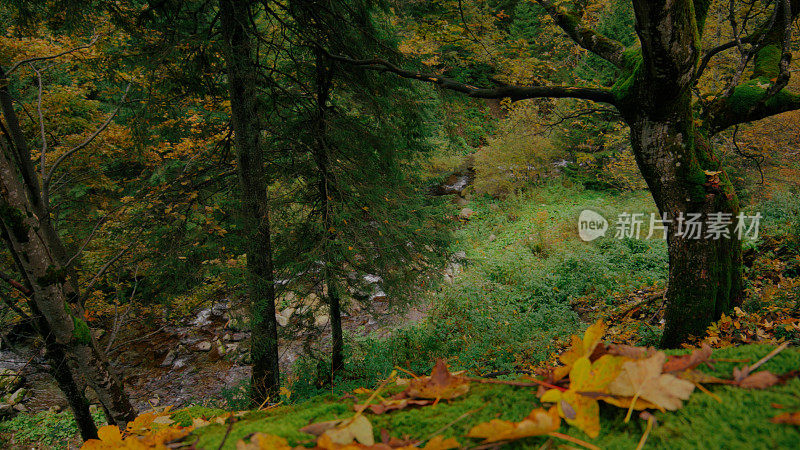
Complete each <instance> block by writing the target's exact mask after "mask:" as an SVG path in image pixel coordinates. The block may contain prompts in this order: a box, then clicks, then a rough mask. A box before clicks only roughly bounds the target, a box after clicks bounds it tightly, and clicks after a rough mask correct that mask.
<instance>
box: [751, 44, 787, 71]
mask: <svg viewBox="0 0 800 450" xmlns="http://www.w3.org/2000/svg"><path fill="white" fill-rule="evenodd" d="M780 62H781V49H780V47H778V46H777V45H775V44H772V45H767V46H766V47H764V48H762V49H761V50H759V51H758V53H756V57H755V60H754V61H753V63H754V66H753V77H752V78H753V79H755V78H767V79H772V78H775V77H777V76H778V73H779V71H780Z"/></svg>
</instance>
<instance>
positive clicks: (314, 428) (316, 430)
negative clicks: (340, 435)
mask: <svg viewBox="0 0 800 450" xmlns="http://www.w3.org/2000/svg"><path fill="white" fill-rule="evenodd" d="M344 420H345V419H336V420H328V421H325V422H316V423H312V424H309V425H306V426H304V427H303V428H300V430H299V431H301V432H303V433H308V434H312V435H314V436H321V435H322V433H324V432H326V431H328V430H330V429H332V428H336V426H337V425H339V424H340V423H342V422H343V421H344Z"/></svg>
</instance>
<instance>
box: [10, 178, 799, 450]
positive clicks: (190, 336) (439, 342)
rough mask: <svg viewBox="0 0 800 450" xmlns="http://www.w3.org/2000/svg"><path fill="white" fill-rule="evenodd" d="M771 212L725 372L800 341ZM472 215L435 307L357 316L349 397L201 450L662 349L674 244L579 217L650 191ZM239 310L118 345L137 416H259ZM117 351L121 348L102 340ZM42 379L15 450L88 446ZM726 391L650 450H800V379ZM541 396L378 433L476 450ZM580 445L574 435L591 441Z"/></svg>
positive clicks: (323, 391) (507, 203) (294, 399)
mask: <svg viewBox="0 0 800 450" xmlns="http://www.w3.org/2000/svg"><path fill="white" fill-rule="evenodd" d="M454 200H457V198H454ZM767 206H768V207H767V209H766V210H765V211H764V213H765V216H766V219H765V220H766V222H767V223H766V224H764V225H763V228H764V230H765V235H764V237H763V238H762V243H761V244H759V247H755V246H754V245H748V246H747V252H746V261H747V265H748V279H749V287H748V295H749V298H750V300H749V302H748V303H747V304H746V305H745V306H746V307H743V309H740V310H738V311H737V312H736V314H734V315H733V316H731V317H726V318H724V319H723V320H722V321H720V322H719V323H717V324H715V326H714V327H712V328H710V329H709V334H708V335H707V336H705V337H698V342H697V343H698V344H699V340H700V339H704V340H705V342H706V343H710V344H711V345H712V346H714V347H728V348H723V349H720V350H717V351H715V354H714V355H715V357H717V358H719V359H725V360H737V361H744V360H757V359H758V358H759V357H760V356H763V353H766V352H768V351H769V347H768V345H769V344H774V343H775V342H778V341H781V340H786V339H789V340H790V341H791V340H793V341H795V343H797V341H798V340H799V339H798V336H799V335H800V333H798V331H800V328H798V329H797V330H795V331H791V330H792V328H791V327H792V326H795V325H794V324H795V323H798V324H800V310H798V309H797V307H796V305H797V304H798V300H800V295H798V293H800V288H798V287H799V286H800V282H798V280H800V270H798V269H800V257H798V250H797V249H798V248H800V246H795V245H796V244H795V243H794V241H793V240H792V239H794V238H792V233H791V232H790V230H788V229H787V228H786V225H785V224H784V223H783V221H787V220H788V221H789V222H792V221H796V220H797V217H796V215H793V213H791V211H789V212H787V211H788V209H787V210H781V209H780V208H779V210H774V209H775V208H774V205H773V206H769V205H767ZM464 207H468V208H469V209H470V210H472V214H471V215H470V217H469V219H468V220H461V221H460V222H456V223H459V225H458V229H457V230H456V232H455V233H456V234H455V241H456V242H455V244H454V248H453V249H452V251H453V252H463V254H464V255H466V256H465V260H464V261H463V262H462V263H461V264H458V265H456V266H453V267H451V268H450V269H449V270H448V276H447V277H446V281H445V282H444V283H442V285H441V286H440V287H439V289H438V290H437V291H435V292H431V295H430V297H429V298H427V299H426V302H425V303H423V304H422V305H418V306H416V307H414V308H411V309H410V310H409V311H408V312H407V313H406V314H397V313H395V312H391V311H389V310H388V309H379V312H381V311H382V312H384V313H386V314H383V315H380V314H379V315H378V316H372V315H369V314H368V313H366V312H354V313H353V314H352V315H350V316H348V317H346V318H345V328H346V338H347V339H348V353H349V355H350V356H351V357H350V359H349V362H348V367H347V369H346V371H345V373H344V374H343V377H342V379H341V380H338V382H337V384H336V386H335V387H334V388H330V387H325V386H318V385H315V384H314V381H313V380H314V378H315V377H314V375H313V374H307V375H308V376H307V377H305V378H304V377H300V378H298V377H291V378H290V379H288V380H287V383H286V386H287V389H286V390H285V395H284V398H283V401H284V403H285V404H286V405H287V406H280V407H277V408H274V409H270V410H268V411H266V412H263V411H262V412H254V413H248V415H246V416H244V417H243V418H242V419H243V420H240V421H237V422H236V424H235V426H233V427H231V428H230V430H229V431H230V432H229V433H227V434H228V436H227V437H224V435H225V434H226V432H228V429H226V428H225V427H224V426H222V427H220V426H211V427H208V428H207V429H206V428H204V429H203V430H202V432H198V434H197V436H199V439H200V441H199V442H198V444H199V445H197V448H217V447H218V445H219V443H220V442H222V441H223V440H224V446H223V447H224V448H235V445H236V442H237V441H238V439H240V438H242V437H245V436H247V435H249V434H251V433H252V432H253V431H263V432H270V433H275V434H278V435H280V436H283V437H286V438H288V439H289V442H290V443H293V444H298V443H303V442H306V443H307V442H308V439H309V437H308V436H307V435H304V434H303V433H300V432H298V431H297V429H298V428H300V427H301V426H303V425H306V424H308V422H309V421H317V420H325V419H333V418H337V417H345V416H346V415H347V414H351V411H352V404H353V398H352V397H353V395H355V396H356V397H357V398H358V399H359V400H363V398H362V397H364V395H363V394H358V393H356V394H353V392H354V390H356V389H358V388H362V390H360V391H355V392H364V389H366V388H374V387H375V386H377V385H378V384H379V383H380V381H381V380H382V379H384V378H385V377H386V376H387V375H388V374H389V372H391V371H392V370H393V369H395V368H396V367H398V366H399V367H401V368H402V369H403V370H407V371H410V372H414V373H418V374H423V373H428V371H429V370H430V367H431V365H432V364H433V362H434V361H435V360H436V359H437V358H446V359H447V360H448V362H449V363H450V364H451V366H452V367H454V370H465V371H466V373H469V374H470V375H473V376H492V377H497V376H500V377H501V378H503V377H511V378H513V377H514V375H513V374H520V373H541V371H542V370H543V368H545V367H549V366H551V365H552V364H553V362H554V361H555V358H556V357H557V354H558V353H560V352H561V351H563V349H564V348H566V347H567V346H568V344H569V339H570V335H571V334H573V333H579V332H580V330H581V329H583V328H585V326H586V324H587V323H591V322H593V321H595V320H597V319H599V318H603V319H605V320H606V321H607V322H608V323H610V324H611V326H610V328H609V330H608V333H607V334H606V336H605V340H606V341H607V342H609V343H621V344H634V345H643V346H649V345H655V344H657V342H658V338H659V335H660V327H661V324H662V316H661V314H662V306H663V300H662V299H663V292H664V287H665V286H664V284H665V283H664V280H665V277H666V252H665V246H664V243H663V241H661V240H632V239H625V240H620V239H614V238H613V234H610V236H607V237H606V238H601V239H598V240H597V241H595V242H592V243H584V242H581V241H580V240H579V239H578V238H577V236H576V234H577V233H576V218H577V216H578V214H579V213H580V211H582V210H584V209H587V208H588V209H592V210H594V211H597V212H600V213H601V214H603V215H604V216H605V217H606V218H609V222H611V221H612V219H611V218H613V217H616V215H617V214H618V213H619V212H623V211H629V212H641V213H649V212H651V210H653V206H652V201H651V200H650V198H649V195H648V194H647V193H646V192H633V193H623V194H615V195H609V194H608V193H602V192H594V191H587V190H582V189H579V188H576V187H572V186H565V185H560V184H554V185H550V186H544V187H541V188H535V189H532V190H529V191H527V192H524V193H521V194H519V195H515V196H512V197H509V198H507V199H505V200H496V199H491V198H483V197H481V198H473V199H471V200H469V202H468V203H466V205H465V203H464V200H463V199H462V200H458V202H455V201H454V204H453V217H454V220H457V219H456V217H457V216H458V215H459V213H460V211H462V208H464ZM770 208H772V209H770ZM784 219H785V220H784ZM792 223H793V222H792ZM612 227H613V225H612ZM610 233H613V230H611V231H610ZM239 308H240V307H239V305H235V304H227V305H223V304H220V303H219V302H217V303H210V304H206V305H205V307H204V308H200V311H193V312H192V314H187V315H186V316H185V317H183V318H181V319H180V320H179V321H177V322H176V321H172V322H170V323H166V322H164V323H148V324H147V326H146V327H140V328H137V327H131V328H129V329H125V330H122V331H120V334H119V336H117V338H116V342H117V343H127V345H124V346H122V347H121V348H120V350H121V351H118V352H116V353H115V355H116V356H115V358H114V364H116V365H117V366H118V367H119V368H121V369H122V371H123V373H124V374H125V382H126V385H127V386H128V388H129V389H130V391H131V394H132V397H133V398H134V399H135V401H136V403H137V407H139V409H140V410H142V411H144V410H147V409H150V408H153V407H155V408H156V409H160V408H163V406H165V405H171V406H173V407H174V408H181V407H186V406H190V405H193V406H190V409H189V410H187V411H191V412H192V414H193V415H195V416H203V417H205V418H210V417H212V416H215V415H219V414H221V413H222V411H224V410H228V411H230V410H240V409H243V408H245V405H246V404H247V396H246V380H247V378H248V376H249V369H248V367H247V360H246V355H247V347H246V342H247V337H248V336H247V333H246V331H243V330H240V329H237V328H236V327H233V328H231V326H230V316H231V315H232V313H234V312H236V311H237V310H238V309H239ZM204 311H207V312H204ZM234 315H235V314H234ZM199 316H202V317H199ZM200 318H202V319H203V320H201V321H199V322H200V323H202V324H201V325H198V319H200ZM787 330H788V331H787ZM154 331H155V332H154ZM327 336H328V334H327V332H326V331H325V330H324V329H323V330H322V331H321V332H320V333H318V342H319V343H320V344H318V345H322V346H324V342H325V340H326V337H327ZM104 339H107V336H105V337H101V342H104ZM137 339H138V340H137ZM289 341H290V340H285V341H284V345H283V346H282V349H283V363H284V367H289V366H291V365H292V364H293V363H303V361H304V360H303V357H302V352H303V350H304V349H303V348H302V345H299V344H292V345H289ZM753 344H756V345H753ZM116 345H118V344H115V346H116ZM207 347H208V348H207ZM4 355H5V354H4ZM16 358H17V359H16V361H17V364H24V363H26V361H27V359H26V356H25V355H23V356H22V357H20V356H19V355H17V356H16ZM0 359H2V358H0ZM34 362H36V361H35V359H34ZM769 364H770V365H769V366H768V367H770V368H772V369H774V370H775V371H776V373H777V372H785V371H788V370H796V369H798V368H800V353H798V352H797V351H796V350H793V349H791V348H790V349H789V350H786V351H784V352H782V353H781V354H780V355H778V356H777V357H775V358H774V360H772V361H770V363H769ZM35 367H36V365H35V364H32V365H31V366H30V368H35ZM309 367H310V366H308V365H305V366H302V368H304V369H305V370H307V369H308V368H309ZM30 368H29V369H30ZM731 369H732V367H731V364H729V363H720V364H717V365H715V366H714V367H713V368H711V367H706V368H705V369H704V370H707V371H709V373H721V372H725V371H727V372H726V373H729V372H730V370H731ZM30 375H31V376H29V377H28V381H29V382H30V381H33V382H34V383H38V384H39V386H41V388H39V387H36V386H34V389H33V390H34V392H33V395H30V396H29V398H28V400H26V402H25V404H26V406H27V407H28V408H29V409H30V410H31V412H30V413H26V414H20V415H19V416H18V418H16V419H14V420H12V421H8V422H3V423H0V441H3V440H5V443H4V445H5V446H6V447H9V446H11V447H12V448H31V447H32V446H34V447H35V446H36V445H37V444H38V445H40V446H42V447H46V446H53V445H56V446H60V444H64V443H72V444H74V443H75V442H77V441H75V438H74V434H75V430H74V425H72V424H71V423H70V420H71V418H70V417H69V413H68V411H64V412H60V413H56V412H52V411H50V412H47V411H43V410H46V409H48V408H49V407H50V406H52V405H54V404H58V403H59V402H61V400H60V399H59V398H60V393H58V391H57V389H56V388H55V386H54V385H53V384H52V382H49V384H48V380H47V377H46V376H45V375H44V374H43V372H41V370H39V371H38V372H37V371H35V370H33V373H31V374H30ZM37 389H40V391H37ZM712 391H713V392H714V394H715V395H717V396H718V397H720V398H721V399H722V400H723V403H721V404H719V403H717V402H716V400H714V397H712V396H707V395H701V394H695V395H694V396H693V397H692V399H691V400H689V402H688V403H687V406H686V407H685V408H684V409H682V410H681V411H679V412H677V413H665V414H661V413H659V414H658V415H657V417H658V420H659V424H660V426H659V427H657V428H656V429H654V431H653V432H652V435H651V437H650V441H648V448H651V446H655V447H658V448H723V447H724V448H738V447H741V448H776V447H781V446H782V445H783V444H784V443H786V442H792V439H793V440H794V441H793V442H797V441H800V434H798V432H797V431H796V430H793V429H792V428H791V427H787V426H784V428H781V427H778V426H777V425H773V424H770V423H768V422H767V419H768V417H771V415H775V414H777V412H779V411H777V410H775V408H773V407H772V406H771V404H773V403H774V404H776V405H784V406H786V407H787V408H794V409H795V410H796V409H800V385H799V384H798V381H797V380H793V381H790V382H789V383H787V384H786V385H784V386H780V387H775V388H771V389H769V390H766V391H758V392H755V391H746V392H742V391H741V390H733V388H730V387H727V386H721V387H715V388H713V389H712ZM536 394H537V392H536V390H535V389H523V388H515V387H511V386H496V385H477V386H473V388H472V389H471V391H470V393H469V394H468V395H467V396H465V397H463V398H459V399H456V400H453V401H452V402H442V403H440V404H438V405H436V406H433V407H430V406H428V407H425V408H421V409H417V410H413V409H411V410H403V411H397V412H393V413H391V414H387V415H382V416H375V418H374V420H373V425H374V427H375V430H376V431H378V430H380V429H381V428H385V429H387V430H389V431H390V432H391V435H392V436H396V437H398V436H402V435H404V434H408V435H411V436H412V437H414V438H417V439H422V438H425V437H430V436H429V435H430V434H431V433H433V432H434V431H437V432H438V430H439V429H440V428H443V427H445V426H446V425H447V427H446V430H444V431H441V432H440V434H443V435H445V436H454V437H455V436H460V440H462V441H463V434H464V433H465V432H466V430H467V428H466V427H467V426H468V425H470V424H472V425H474V424H475V423H477V422H478V421H484V420H488V419H489V418H494V417H500V418H504V419H509V420H519V419H520V418H522V417H524V416H525V415H526V414H527V413H528V412H529V411H530V410H531V408H533V406H534V405H537V404H538V400H537V399H536ZM217 408H219V409H217ZM36 411H43V412H38V413H37V412H36ZM776 411H777V412H776ZM289 413H291V414H289ZM181 414H183V419H180V420H186V417H188V416H187V414H189V413H187V412H183V413H181ZM465 414H466V416H465ZM623 414H624V413H623ZM462 417H463V418H462ZM601 418H602V420H603V427H602V428H603V430H604V431H603V432H602V433H601V435H600V437H599V438H598V440H596V441H595V440H593V441H592V442H593V443H594V444H595V445H599V446H601V447H604V448H634V447H635V446H636V442H637V440H638V439H639V437H640V436H641V434H642V432H643V430H642V427H643V425H642V423H641V421H633V422H631V423H628V424H622V423H621V417H620V415H619V412H618V411H613V410H612V411H607V410H605V409H603V410H601ZM370 419H371V420H372V419H373V418H372V417H370ZM456 419H459V420H458V421H456ZM175 420H179V419H178V418H176V419H175ZM180 420H179V421H180ZM454 421H455V422H456V423H453V424H451V422H454ZM462 422H463V423H462ZM721 424H722V425H721ZM15 428H18V429H16V430H15ZM717 428H719V430H717ZM712 430H714V432H711V431H712ZM575 433H577V434H575ZM580 433H582V432H580V431H574V430H572V429H570V431H569V432H568V434H571V435H574V436H583V437H581V439H586V436H585V435H581V434H580ZM470 442H472V441H470ZM547 442H550V441H547V439H546V438H531V439H528V440H525V441H524V442H522V443H521V444H519V445H520V446H521V447H520V448H533V447H536V448H538V447H540V446H542V445H545V447H544V448H548V446H553V445H554V444H553V443H552V442H550V443H547ZM738 442H741V443H742V445H741V446H739V445H738V444H737V443H738ZM464 443H465V444H466V442H464ZM723 443H724V444H725V445H723ZM731 443H734V444H731ZM200 444H201V445H200ZM473 444H474V442H473Z"/></svg>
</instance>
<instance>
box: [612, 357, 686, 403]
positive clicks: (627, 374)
mask: <svg viewBox="0 0 800 450" xmlns="http://www.w3.org/2000/svg"><path fill="white" fill-rule="evenodd" d="M666 359H667V355H666V354H664V352H656V354H654V355H653V356H651V357H650V358H647V359H641V360H637V361H626V362H625V363H624V364H623V365H622V371H621V372H620V374H619V377H617V379H615V380H614V381H612V382H611V383H610V384H609V385H608V390H609V392H610V393H611V394H613V395H620V396H623V397H632V398H635V399H637V398H641V399H643V400H646V401H648V402H650V403H653V404H654V405H656V406H657V407H658V408H659V409H661V410H665V409H666V410H670V411H674V410H676V409H679V408H680V407H681V406H683V402H682V400H686V399H687V398H689V396H690V395H691V394H692V391H694V384H693V383H691V382H689V381H686V380H682V379H680V378H678V377H676V376H674V375H670V374H666V373H661V371H662V369H663V367H664V362H665V361H666Z"/></svg>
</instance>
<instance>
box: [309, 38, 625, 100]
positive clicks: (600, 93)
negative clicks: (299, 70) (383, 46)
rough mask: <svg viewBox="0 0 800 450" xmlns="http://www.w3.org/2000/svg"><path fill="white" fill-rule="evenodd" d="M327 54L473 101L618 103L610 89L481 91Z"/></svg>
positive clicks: (380, 62) (386, 65) (382, 63)
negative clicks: (529, 100)
mask: <svg viewBox="0 0 800 450" xmlns="http://www.w3.org/2000/svg"><path fill="white" fill-rule="evenodd" d="M323 52H324V53H325V54H326V56H327V57H329V58H331V59H333V60H334V61H339V62H342V63H346V64H350V65H353V66H358V67H361V68H363V69H366V70H377V71H386V72H391V73H394V74H395V75H397V76H400V77H402V78H410V79H414V80H419V81H423V82H425V83H432V84H436V85H438V86H440V87H442V88H444V89H449V90H451V91H456V92H461V93H463V94H466V95H468V96H470V97H473V98H483V99H503V98H509V99H511V100H512V101H518V100H526V99H532V98H578V99H584V100H592V101H595V102H600V103H609V104H612V105H613V104H614V103H615V101H616V100H615V97H614V94H613V93H612V92H611V90H610V89H602V88H589V87H574V86H502V87H498V88H479V87H475V86H472V85H469V84H465V83H459V82H457V81H455V80H452V79H450V78H445V77H442V76H439V75H436V74H432V73H423V72H414V71H410V70H405V69H401V68H399V67H397V66H396V65H394V64H392V63H390V62H388V61H385V60H383V59H352V58H348V57H346V56H340V55H333V54H331V53H329V52H328V51H327V50H324V49H323Z"/></svg>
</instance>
